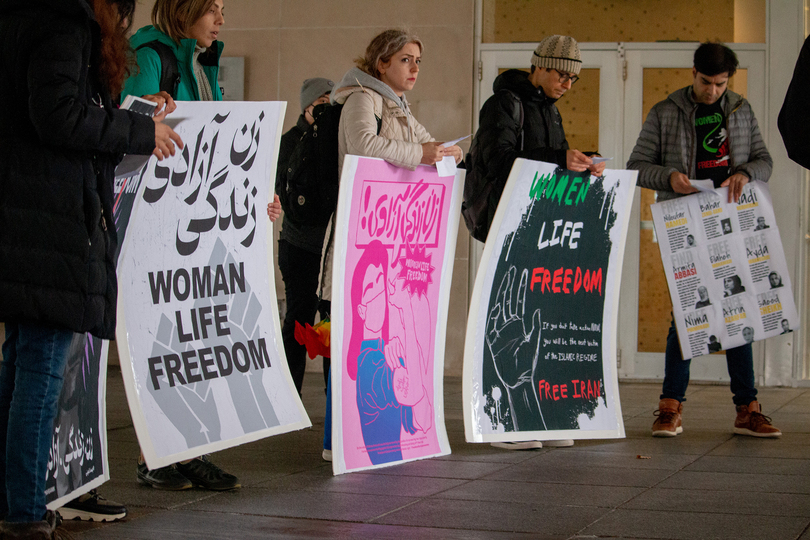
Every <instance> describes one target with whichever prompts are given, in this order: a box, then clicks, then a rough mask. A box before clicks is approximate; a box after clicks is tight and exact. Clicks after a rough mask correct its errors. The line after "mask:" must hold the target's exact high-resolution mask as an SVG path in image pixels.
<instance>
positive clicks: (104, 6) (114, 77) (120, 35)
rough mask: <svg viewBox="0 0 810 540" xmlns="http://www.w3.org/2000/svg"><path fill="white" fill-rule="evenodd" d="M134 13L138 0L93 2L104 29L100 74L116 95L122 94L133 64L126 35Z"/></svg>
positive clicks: (100, 0) (100, 24)
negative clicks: (136, 0)
mask: <svg viewBox="0 0 810 540" xmlns="http://www.w3.org/2000/svg"><path fill="white" fill-rule="evenodd" d="M134 11H135V0H93V12H94V13H95V16H96V22H97V23H98V25H99V28H100V30H101V51H100V54H99V56H100V62H99V66H98V70H99V75H100V76H101V80H102V81H103V82H104V84H105V85H106V86H107V89H108V90H109V91H110V93H111V94H112V95H114V96H116V95H118V94H120V93H121V89H122V88H123V87H124V81H125V80H126V79H127V77H129V74H130V72H131V67H132V65H133V55H132V52H131V49H130V47H129V40H128V39H127V35H126V34H127V29H128V28H129V26H130V25H131V24H132V14H133V13H134ZM125 22H127V23H128V24H126V25H125V24H124V23H125Z"/></svg>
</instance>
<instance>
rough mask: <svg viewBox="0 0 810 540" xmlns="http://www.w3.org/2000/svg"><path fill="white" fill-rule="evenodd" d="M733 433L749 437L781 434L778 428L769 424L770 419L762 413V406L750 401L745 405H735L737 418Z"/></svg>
mask: <svg viewBox="0 0 810 540" xmlns="http://www.w3.org/2000/svg"><path fill="white" fill-rule="evenodd" d="M734 433H736V434H737V435H749V436H751V437H766V438H771V439H775V438H777V437H781V436H782V432H781V431H779V429H778V428H776V427H774V426H773V425H771V419H770V417H768V416H765V415H764V414H762V406H760V404H759V403H758V402H757V401H752V402H751V403H749V404H748V405H747V406H746V405H737V419H736V420H735V421H734Z"/></svg>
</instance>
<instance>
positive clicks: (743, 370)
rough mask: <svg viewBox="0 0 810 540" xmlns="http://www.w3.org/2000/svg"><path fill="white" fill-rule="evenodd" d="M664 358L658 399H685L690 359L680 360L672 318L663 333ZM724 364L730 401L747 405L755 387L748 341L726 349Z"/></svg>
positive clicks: (751, 398)
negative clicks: (667, 330) (666, 331)
mask: <svg viewBox="0 0 810 540" xmlns="http://www.w3.org/2000/svg"><path fill="white" fill-rule="evenodd" d="M665 359H666V360H665V362H666V367H665V368H664V388H663V393H662V394H661V399H677V400H678V401H686V398H685V397H684V396H685V394H686V387H687V386H689V366H690V365H691V364H692V360H684V359H683V355H682V354H681V346H680V344H679V343H678V332H677V331H676V330H675V322H674V321H673V323H672V324H671V325H670V327H669V334H667V352H666V356H665ZM726 364H727V365H728V375H729V377H730V378H731V393H732V394H734V398H733V400H734V404H735V405H748V404H749V403H751V402H752V401H754V400H755V399H757V389H756V387H755V386H754V355H753V352H752V351H751V344H750V343H746V344H745V345H740V346H739V347H733V348H731V349H726Z"/></svg>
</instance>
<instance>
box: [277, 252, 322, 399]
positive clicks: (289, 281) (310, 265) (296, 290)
mask: <svg viewBox="0 0 810 540" xmlns="http://www.w3.org/2000/svg"><path fill="white" fill-rule="evenodd" d="M278 266H279V269H280V270H281V277H282V278H283V279H284V292H285V295H286V297H287V313H286V315H285V316H284V323H283V324H282V327H281V339H282V341H283V342H284V353H285V354H286V355H287V364H288V365H289V366H290V374H291V375H292V378H293V381H294V382H295V388H296V389H297V390H298V393H299V394H300V393H301V387H302V386H303V384H304V371H306V368H307V349H306V347H304V346H303V345H301V344H299V343H298V342H297V341H296V340H295V323H296V321H297V322H298V323H299V324H300V325H301V326H304V325H306V323H309V324H314V322H315V313H317V312H318V311H319V309H320V311H321V318H323V317H325V316H326V315H328V313H329V304H330V302H322V303H319V300H318V276H319V274H320V267H321V255H320V253H318V254H315V253H312V252H310V251H307V250H305V249H301V248H299V247H296V246H294V245H292V244H290V243H289V242H287V241H285V240H279V242H278ZM320 304H322V305H320ZM328 373H329V359H328V358H324V359H323V379H324V388H325V387H326V381H327V380H328V379H327V376H328Z"/></svg>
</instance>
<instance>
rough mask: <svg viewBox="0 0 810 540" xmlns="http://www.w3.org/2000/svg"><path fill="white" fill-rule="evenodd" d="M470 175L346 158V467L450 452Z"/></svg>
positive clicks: (341, 300) (335, 345) (339, 287)
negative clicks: (448, 410)
mask: <svg viewBox="0 0 810 540" xmlns="http://www.w3.org/2000/svg"><path fill="white" fill-rule="evenodd" d="M463 175H464V173H463V171H458V172H457V173H456V176H455V177H453V176H449V177H439V176H438V174H437V172H436V168H435V167H425V166H420V167H419V168H417V170H416V171H408V170H406V169H400V168H397V167H394V166H393V165H390V164H389V163H386V162H385V161H383V160H379V159H373V158H361V157H356V156H347V157H346V160H345V162H344V167H343V172H342V176H341V184H340V199H339V201H338V212H337V220H336V226H335V251H334V266H333V274H332V283H333V291H332V314H333V320H332V342H331V349H332V399H333V401H332V403H333V408H332V410H333V411H334V412H333V445H332V448H333V468H334V472H335V474H341V473H345V472H350V471H356V470H361V469H368V468H373V467H381V466H388V465H394V464H396V463H401V462H404V461H412V460H415V459H423V458H427V457H434V456H440V455H445V454H449V453H450V445H449V443H448V441H447V433H446V431H445V427H444V412H443V409H444V401H443V394H442V392H443V385H442V376H443V372H444V344H445V327H446V323H447V307H448V301H449V296H450V280H451V278H452V270H453V259H454V253H455V244H456V235H457V233H458V223H459V219H458V218H459V211H460V206H461V189H462V185H463ZM338 367H339V368H340V369H338Z"/></svg>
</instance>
